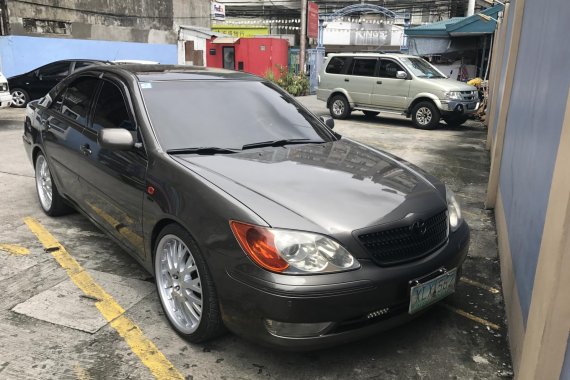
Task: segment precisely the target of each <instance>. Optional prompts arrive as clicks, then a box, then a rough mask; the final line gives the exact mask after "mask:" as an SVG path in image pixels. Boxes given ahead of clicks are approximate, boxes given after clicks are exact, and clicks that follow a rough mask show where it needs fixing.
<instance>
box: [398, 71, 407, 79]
mask: <svg viewBox="0 0 570 380" xmlns="http://www.w3.org/2000/svg"><path fill="white" fill-rule="evenodd" d="M396 78H398V79H408V74H406V72H405V71H397V72H396Z"/></svg>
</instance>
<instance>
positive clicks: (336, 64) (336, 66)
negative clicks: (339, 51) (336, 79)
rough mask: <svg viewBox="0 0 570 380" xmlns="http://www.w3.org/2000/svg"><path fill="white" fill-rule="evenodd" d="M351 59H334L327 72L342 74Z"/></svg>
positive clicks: (330, 62)
mask: <svg viewBox="0 0 570 380" xmlns="http://www.w3.org/2000/svg"><path fill="white" fill-rule="evenodd" d="M348 58H349V57H333V58H331V60H330V61H329V64H328V65H327V69H326V70H325V72H327V73H329V74H342V73H343V70H344V68H345V66H346V64H347V62H348Z"/></svg>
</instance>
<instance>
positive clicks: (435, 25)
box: [411, 17, 465, 31]
mask: <svg viewBox="0 0 570 380" xmlns="http://www.w3.org/2000/svg"><path fill="white" fill-rule="evenodd" d="M464 18H465V17H452V18H450V19H447V20H442V21H437V22H432V23H431V24H425V25H420V26H416V27H414V28H411V29H412V30H442V31H445V30H446V28H445V27H446V26H447V25H450V24H455V23H456V22H458V21H461V20H463V19H464Z"/></svg>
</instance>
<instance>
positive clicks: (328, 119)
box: [319, 116, 334, 129]
mask: <svg viewBox="0 0 570 380" xmlns="http://www.w3.org/2000/svg"><path fill="white" fill-rule="evenodd" d="M319 119H321V120H322V121H323V123H325V125H326V126H327V127H329V129H334V119H333V118H332V117H330V116H320V117H319Z"/></svg>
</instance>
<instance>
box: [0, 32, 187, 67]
mask: <svg viewBox="0 0 570 380" xmlns="http://www.w3.org/2000/svg"><path fill="white" fill-rule="evenodd" d="M69 58H90V59H105V60H117V59H143V60H149V61H158V62H160V63H177V60H178V56H177V47H176V45H175V44H172V45H167V44H145V43H138V42H115V41H97V40H77V39H68V38H43V37H23V36H3V37H0V71H1V72H2V73H3V74H4V75H5V76H6V77H10V76H13V75H17V74H21V73H25V72H28V71H30V70H33V69H35V68H36V67H39V66H42V65H44V64H46V63H49V62H53V61H57V60H60V59H69Z"/></svg>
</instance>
